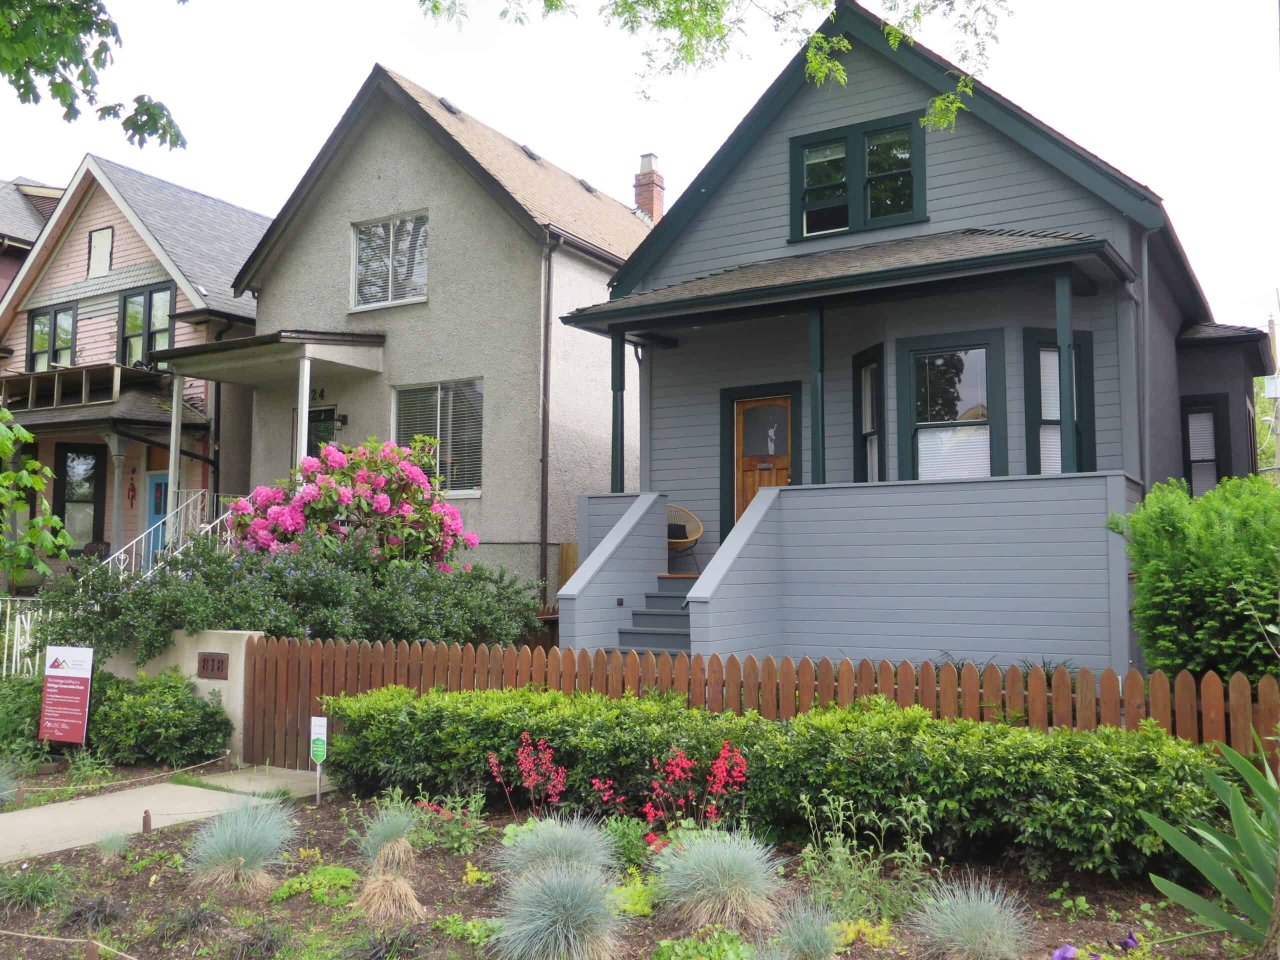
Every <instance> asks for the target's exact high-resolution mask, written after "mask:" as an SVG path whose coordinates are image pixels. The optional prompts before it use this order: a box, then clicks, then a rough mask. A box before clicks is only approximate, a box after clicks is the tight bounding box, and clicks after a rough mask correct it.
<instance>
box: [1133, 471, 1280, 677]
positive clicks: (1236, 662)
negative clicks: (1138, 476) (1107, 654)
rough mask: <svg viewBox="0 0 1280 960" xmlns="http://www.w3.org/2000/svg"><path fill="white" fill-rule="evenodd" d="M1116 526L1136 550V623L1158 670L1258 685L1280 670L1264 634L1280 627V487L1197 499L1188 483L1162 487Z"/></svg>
mask: <svg viewBox="0 0 1280 960" xmlns="http://www.w3.org/2000/svg"><path fill="white" fill-rule="evenodd" d="M1110 526H1111V528H1112V529H1113V530H1116V531H1118V532H1121V533H1123V534H1124V535H1125V537H1126V539H1127V540H1128V542H1129V560H1130V564H1131V566H1132V568H1133V623H1134V628H1135V629H1136V631H1137V634H1138V642H1139V643H1140V644H1141V646H1142V649H1143V652H1144V653H1145V654H1146V660H1147V665H1148V666H1149V667H1150V668H1152V669H1160V670H1164V671H1165V672H1166V673H1168V674H1169V675H1170V676H1171V677H1172V676H1173V675H1174V674H1175V673H1177V672H1178V671H1180V670H1183V669H1186V670H1190V671H1191V672H1192V673H1194V674H1202V673H1205V672H1206V671H1209V670H1215V671H1217V672H1218V673H1219V674H1220V675H1221V676H1223V677H1224V678H1225V677H1227V676H1229V675H1230V674H1232V673H1234V672H1235V671H1237V670H1239V671H1242V672H1244V673H1245V674H1247V675H1248V676H1249V677H1250V678H1251V679H1254V680H1256V679H1258V677H1260V676H1261V675H1262V674H1264V673H1276V672H1277V671H1278V670H1280V665H1278V664H1277V661H1276V658H1275V655H1274V654H1273V653H1272V651H1271V649H1270V647H1268V646H1267V644H1265V643H1261V642H1259V640H1260V635H1259V626H1258V624H1259V619H1260V621H1261V622H1262V623H1276V622H1277V621H1278V620H1280V554H1277V552H1276V544H1277V543H1280V487H1277V486H1276V485H1275V484H1274V483H1272V482H1271V481H1269V480H1266V479H1264V478H1262V477H1243V478H1238V477H1233V478H1230V479H1227V480H1223V481H1222V482H1221V483H1219V484H1218V485H1217V486H1216V487H1214V488H1213V489H1212V490H1210V491H1208V492H1207V493H1205V494H1204V495H1202V496H1199V497H1192V496H1191V494H1190V492H1189V491H1188V489H1187V485H1186V483H1185V482H1184V481H1182V480H1175V481H1171V482H1169V483H1158V484H1156V485H1155V486H1154V487H1152V488H1151V492H1150V493H1148V494H1147V496H1146V498H1145V499H1144V500H1143V501H1142V503H1140V504H1139V505H1138V506H1137V507H1136V508H1135V509H1134V510H1133V512H1131V513H1130V514H1128V515H1127V516H1124V517H1120V516H1115V517H1112V519H1111V521H1110ZM1255 617H1256V618H1255Z"/></svg>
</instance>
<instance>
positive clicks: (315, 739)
mask: <svg viewBox="0 0 1280 960" xmlns="http://www.w3.org/2000/svg"><path fill="white" fill-rule="evenodd" d="M328 756H329V719H328V718H327V717H312V718H311V759H312V760H314V761H315V763H316V766H319V765H320V764H322V763H324V761H325V758H326V757H328Z"/></svg>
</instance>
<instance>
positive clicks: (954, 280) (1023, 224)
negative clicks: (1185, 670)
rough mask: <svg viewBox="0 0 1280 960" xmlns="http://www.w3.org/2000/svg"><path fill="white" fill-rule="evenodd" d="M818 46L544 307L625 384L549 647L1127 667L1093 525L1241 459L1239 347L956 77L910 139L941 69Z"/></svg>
mask: <svg viewBox="0 0 1280 960" xmlns="http://www.w3.org/2000/svg"><path fill="white" fill-rule="evenodd" d="M828 29H830V30H835V31H840V32H843V33H844V34H845V35H846V36H848V37H849V38H850V40H851V41H852V43H853V49H852V52H851V53H850V54H849V55H848V56H847V58H846V60H845V64H846V67H847V70H848V85H847V86H843V87H842V86H838V85H834V84H829V85H827V86H823V87H816V86H814V85H813V84H811V83H808V82H806V80H805V77H804V57H803V54H800V55H798V56H797V57H796V58H795V60H794V61H792V63H791V64H790V65H789V66H788V68H787V69H786V70H785V71H784V72H783V73H782V75H781V76H779V77H778V78H777V80H775V81H774V83H773V84H772V86H770V87H769V89H768V90H767V91H765V93H764V95H763V96H762V97H761V98H760V100H759V102H758V103H757V104H756V105H755V106H754V107H753V108H752V110H751V112H750V113H748V114H747V116H746V117H745V118H744V119H743V120H742V122H741V123H740V124H739V125H738V127H737V128H736V129H735V130H734V132H733V134H732V135H731V136H730V137H729V139H728V140H727V141H726V142H725V143H724V145H723V146H722V147H721V148H720V149H719V151H718V152H717V153H716V154H715V155H714V157H713V158H712V159H711V161H710V162H709V163H708V164H707V166H706V167H705V168H704V169H703V170H702V171H701V173H700V174H699V175H698V177H697V178H696V179H695V180H694V181H693V183H692V185H691V186H690V187H689V189H688V190H687V191H685V193H684V194H683V195H682V196H681V198H680V199H679V201H678V202H677V203H676V204H675V205H674V206H673V207H672V209H671V211H670V213H669V214H668V215H667V217H666V218H665V219H664V220H663V221H662V222H661V223H660V224H659V225H658V226H657V227H656V228H655V229H654V230H653V232H652V233H651V234H650V235H649V236H648V238H647V239H646V240H645V241H644V242H643V243H642V244H641V245H640V246H639V248H638V249H637V250H636V252H635V253H634V254H633V255H632V256H631V257H630V259H628V261H627V262H626V264H625V265H624V266H623V267H622V269H621V270H619V271H618V273H617V275H616V276H615V277H614V280H613V286H612V293H611V299H610V300H609V301H608V302H606V303H601V304H599V305H596V306H592V307H588V308H585V309H581V310H577V311H575V312H573V313H571V314H569V315H568V316H566V317H565V318H564V320H565V323H566V324H567V325H569V326H571V327H574V328H577V329H581V330H590V331H593V332H595V333H598V334H601V335H602V336H605V337H608V338H610V340H611V342H612V346H613V360H614V363H613V380H612V385H613V390H614V392H613V402H614V404H615V405H616V406H618V407H619V408H620V409H621V408H622V407H623V405H624V404H625V403H626V402H627V398H628V397H630V396H632V395H634V394H635V393H639V396H640V437H639V441H640V451H639V459H640V464H639V466H640V474H639V486H638V488H637V489H636V490H635V491H631V492H624V491H630V488H629V487H624V486H623V485H622V483H621V482H620V481H621V480H622V478H623V477H624V476H625V473H626V470H625V468H626V466H627V464H626V463H625V445H624V444H623V442H622V439H623V438H621V437H619V436H617V435H616V434H615V437H614V444H613V480H614V483H613V488H612V489H613V492H611V493H609V494H603V493H602V494H600V495H598V496H588V497H585V498H583V499H582V501H581V503H580V520H579V526H578V530H579V537H580V540H581V546H580V549H581V552H582V554H583V556H584V557H585V558H586V559H585V561H584V562H583V564H582V566H581V567H580V568H579V569H578V571H577V572H576V574H575V575H574V576H573V578H572V579H571V580H570V581H569V582H568V583H566V585H565V587H564V589H563V590H562V591H561V593H560V606H561V637H562V642H563V643H565V644H568V645H574V646H588V647H617V646H621V647H623V648H624V649H626V648H629V649H636V650H686V651H692V652H693V653H703V654H710V653H719V654H729V653H734V654H738V655H745V654H755V655H757V656H758V655H761V654H766V653H770V654H775V655H777V654H787V655H797V656H801V655H807V656H815V657H816V656H831V657H845V656H849V657H872V658H878V657H888V658H892V659H913V660H919V659H924V658H937V657H942V656H946V657H951V658H956V659H973V660H977V661H979V662H981V661H984V660H988V659H993V660H995V661H996V662H1011V661H1018V660H1022V659H1032V660H1040V659H1042V658H1046V659H1053V660H1057V661H1062V660H1069V661H1070V662H1071V663H1073V664H1074V665H1076V666H1088V667H1091V668H1098V667H1106V666H1111V667H1117V668H1119V667H1125V666H1127V665H1128V664H1129V663H1130V662H1131V660H1132V658H1133V657H1134V652H1133V648H1132V646H1131V638H1130V626H1129V600H1128V583H1127V574H1128V571H1127V565H1126V560H1125V555H1124V545H1123V542H1122V540H1121V538H1120V537H1118V536H1116V535H1114V534H1111V533H1108V532H1107V531H1106V529H1105V528H1104V521H1105V520H1106V518H1107V516H1108V514H1109V513H1111V512H1112V511H1123V510H1126V509H1127V508H1129V507H1131V506H1132V505H1133V504H1134V503H1136V502H1137V501H1138V500H1139V499H1140V498H1141V497H1142V495H1143V492H1144V490H1145V489H1147V488H1148V487H1149V486H1150V485H1151V484H1153V483H1156V482H1159V481H1162V480H1165V479H1167V478H1170V477H1185V478H1186V479H1187V480H1188V481H1189V482H1190V483H1191V485H1192V487H1193V488H1194V489H1195V490H1197V491H1200V490H1203V489H1205V488H1206V487H1208V486H1211V485H1212V484H1214V483H1216V482H1217V480H1218V479H1219V478H1220V477H1224V476H1227V475H1231V474H1238V473H1248V472H1249V471H1251V470H1252V469H1253V468H1254V459H1253V458H1254V448H1253V436H1254V433H1253V429H1252V417H1253V411H1252V396H1253V394H1252V381H1253V377H1255V376H1258V375H1261V374H1263V373H1266V372H1269V371H1271V370H1272V369H1273V367H1274V363H1273V360H1272V355H1271V349H1270V344H1269V342H1268V340H1267V337H1266V335H1265V333H1263V332H1262V331H1259V330H1255V329H1252V328H1246V327H1230V326H1225V325H1221V324H1217V323H1215V321H1214V318H1213V316H1212V315H1211V312H1210V309H1209V305H1208V303H1207V302H1206V300H1205V297H1204V294H1203V293H1202V291H1201V289H1200V287H1199V285H1198V284H1197V281H1196V278H1195V275H1194V273H1193V272H1192V269H1191V266H1190V264H1189V263H1188V262H1187V258H1186V255H1185V254H1184V252H1183V250H1182V247H1181V245H1180V244H1179V241H1178V238H1177V235H1176V234H1175V233H1174V230H1173V227H1172V225H1171V224H1170V222H1169V218H1168V216H1167V214H1166V213H1165V210H1164V208H1163V206H1162V204H1161V201H1160V198H1159V197H1158V196H1157V195H1156V194H1155V193H1153V192H1152V191H1151V190H1150V189H1149V188H1147V187H1145V186H1143V185H1142V184H1139V183H1137V182H1135V181H1134V180H1132V179H1130V178H1129V177H1127V176H1125V175H1124V174H1123V173H1121V172H1120V171H1118V170H1116V169H1114V168H1113V167H1111V166H1109V165H1107V164H1106V163H1105V162H1103V161H1102V160H1101V159H1099V158H1098V157H1096V156H1094V155H1093V154H1091V153H1089V152H1087V151H1086V150H1084V149H1083V148H1082V147H1080V146H1079V145H1077V144H1075V143H1073V142H1071V141H1070V140H1068V139H1067V138H1065V137H1063V136H1062V135H1061V134H1059V133H1057V132H1056V131H1054V130H1052V129H1050V128H1049V127H1047V126H1046V125H1045V124H1043V123H1041V122H1040V121H1038V120H1036V119H1035V118H1034V117H1032V116H1030V115H1029V114H1027V113H1026V112H1024V111H1023V110H1021V109H1019V108H1018V107H1017V106H1015V105H1014V104H1012V103H1010V102H1009V101H1008V100H1006V99H1004V98H1003V97H1001V96H999V95H998V94H996V93H995V92H993V91H991V90H990V89H988V88H986V87H984V86H982V85H980V84H979V85H978V86H977V89H976V90H975V93H974V95H973V97H972V99H971V100H969V101H968V107H969V109H968V110H966V111H964V112H962V113H961V115H960V117H959V119H958V122H957V124H956V126H955V128H954V129H952V130H949V131H945V132H926V131H925V130H924V129H923V128H922V127H921V125H920V123H919V119H920V117H921V115H922V114H923V112H924V110H925V108H926V105H927V104H928V102H929V100H930V99H931V98H932V97H934V96H936V95H938V94H939V93H941V92H944V91H947V90H951V89H953V88H954V77H955V74H954V72H953V71H954V69H955V68H954V67H952V66H951V65H950V64H948V63H947V62H946V61H944V60H942V59H941V58H939V57H938V56H936V55H935V54H933V53H931V52H930V51H928V50H927V49H925V48H923V47H921V46H919V45H915V46H910V45H907V44H903V45H902V47H901V48H900V49H899V50H897V51H894V50H891V49H890V47H889V45H888V43H887V41H886V40H885V37H884V33H883V25H882V22H881V21H880V20H879V19H878V18H876V17H875V16H873V15H872V14H870V13H868V12H867V11H866V10H864V9H862V8H861V7H858V6H856V5H854V4H852V3H845V4H843V5H842V6H841V7H840V9H839V11H838V14H837V16H836V18H835V19H834V21H832V22H831V23H830V24H829V25H828ZM633 347H634V348H637V349H638V350H639V352H640V355H641V361H640V369H639V375H638V376H637V377H634V378H630V377H628V376H627V371H626V370H625V369H624V367H623V366H622V360H623V359H624V358H625V357H626V356H627V355H628V354H630V353H631V352H632V348H633ZM673 504H678V505H680V506H683V507H685V508H687V509H688V510H689V511H691V512H692V513H693V514H694V515H696V517H697V518H698V520H699V521H700V524H699V523H695V522H693V521H692V520H690V519H689V518H688V517H687V516H685V515H677V513H676V512H675V511H672V512H671V514H672V515H671V516H670V517H669V516H668V512H669V508H670V507H671V505H673ZM699 526H701V527H702V528H703V529H702V532H701V537H700V539H699V541H698V543H697V546H696V547H695V548H694V549H693V550H692V551H691V552H688V553H684V554H679V555H672V554H671V553H670V552H669V550H668V539H669V537H670V538H672V539H679V538H681V537H684V538H688V537H690V536H691V533H696V532H697V529H698V527H699ZM691 528H692V529H691Z"/></svg>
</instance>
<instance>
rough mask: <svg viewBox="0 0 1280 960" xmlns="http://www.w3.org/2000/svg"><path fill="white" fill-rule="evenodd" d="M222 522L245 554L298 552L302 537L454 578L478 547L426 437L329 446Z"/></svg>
mask: <svg viewBox="0 0 1280 960" xmlns="http://www.w3.org/2000/svg"><path fill="white" fill-rule="evenodd" d="M227 522H228V525H229V526H230V528H231V530H232V532H233V533H234V534H235V536H236V538H237V540H238V541H239V543H240V545H241V547H242V549H245V550H249V551H252V552H258V551H266V552H269V553H273V554H275V553H282V552H284V551H295V552H296V551H297V550H298V548H299V543H300V541H301V539H302V537H304V536H307V535H314V536H317V537H319V538H320V539H321V541H322V542H327V543H331V544H334V545H335V546H336V545H337V544H338V543H340V542H343V541H348V542H354V543H358V544H360V545H361V546H364V547H367V549H368V551H369V554H370V555H371V556H373V557H376V558H378V559H380V560H388V561H393V562H394V561H413V562H418V563H429V564H431V565H433V566H434V567H435V568H436V569H437V570H439V571H440V572H442V573H451V572H452V571H453V568H454V557H455V555H456V554H457V553H458V552H459V551H461V550H473V549H475V547H476V546H477V545H478V544H479V542H480V539H479V538H478V537H477V536H476V535H475V534H474V533H473V532H471V531H469V530H466V529H464V525H463V522H462V515H461V514H460V513H459V512H458V508H457V507H455V506H453V504H451V503H449V502H448V501H447V500H445V499H444V495H443V491H442V490H441V487H440V480H439V478H438V477H437V476H436V463H435V447H434V444H433V443H432V442H431V441H429V440H428V439H427V438H425V437H415V438H414V440H413V442H412V443H411V444H410V445H409V446H407V447H401V446H397V445H396V444H394V443H392V442H391V441H387V442H386V443H379V442H378V441H376V440H374V439H372V438H370V439H369V440H368V441H367V442H365V443H363V444H361V445H360V446H357V447H338V446H336V445H334V444H332V443H331V444H328V445H327V446H325V447H324V449H323V450H321V451H320V455H319V456H318V457H303V458H302V462H301V463H300V464H298V467H297V469H296V470H294V471H293V472H292V473H291V474H290V475H289V478H288V479H287V480H285V481H283V482H281V483H278V484H275V485H274V486H261V487H258V488H257V489H255V490H254V491H253V493H252V494H250V495H249V496H248V497H242V498H240V499H239V500H236V501H235V502H234V503H233V504H232V505H231V516H230V517H229V518H228V521H227ZM462 567H463V569H464V570H470V569H471V565H470V564H463V565H462Z"/></svg>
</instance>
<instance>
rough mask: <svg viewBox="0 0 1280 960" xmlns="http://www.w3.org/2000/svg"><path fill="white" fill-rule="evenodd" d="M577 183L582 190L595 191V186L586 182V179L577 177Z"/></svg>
mask: <svg viewBox="0 0 1280 960" xmlns="http://www.w3.org/2000/svg"><path fill="white" fill-rule="evenodd" d="M578 185H579V186H581V187H582V189H583V190H585V191H587V193H595V192H596V188H595V187H593V186H592V185H591V184H589V183H587V181H585V180H582V179H579V180H578Z"/></svg>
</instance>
